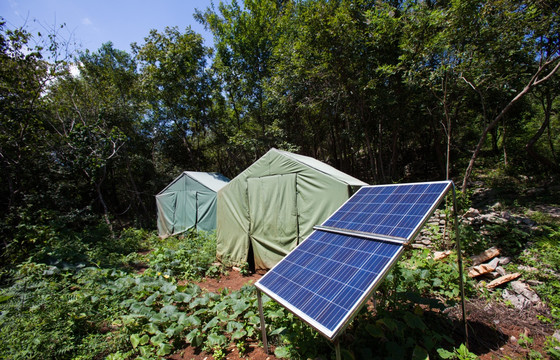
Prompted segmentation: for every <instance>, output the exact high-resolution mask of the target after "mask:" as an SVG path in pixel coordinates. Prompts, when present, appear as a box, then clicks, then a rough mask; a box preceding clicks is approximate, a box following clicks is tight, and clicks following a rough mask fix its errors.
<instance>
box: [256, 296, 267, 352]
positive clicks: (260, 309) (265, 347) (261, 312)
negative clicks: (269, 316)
mask: <svg viewBox="0 0 560 360" xmlns="http://www.w3.org/2000/svg"><path fill="white" fill-rule="evenodd" d="M257 300H258V302H259V316H260V318H261V334H262V342H263V347H264V352H265V353H266V355H268V341H267V339H266V326H265V325H266V324H265V323H264V313H263V306H262V296H261V291H260V290H259V289H257Z"/></svg>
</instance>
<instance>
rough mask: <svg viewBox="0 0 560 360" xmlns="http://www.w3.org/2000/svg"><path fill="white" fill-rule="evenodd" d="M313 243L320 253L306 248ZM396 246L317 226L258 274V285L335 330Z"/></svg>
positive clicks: (307, 317) (310, 246)
mask: <svg viewBox="0 0 560 360" xmlns="http://www.w3.org/2000/svg"><path fill="white" fill-rule="evenodd" d="M317 248H320V249H322V253H320V254H318V253H316V252H310V250H314V249H317ZM400 248H401V246H400V245H398V244H391V243H382V242H376V241H372V240H367V239H359V238H354V237H351V236H346V235H339V234H332V233H327V232H322V231H316V232H314V233H313V234H312V235H311V236H310V237H309V238H308V239H307V240H305V241H304V243H302V244H301V245H300V247H298V251H294V252H292V253H290V254H288V255H287V256H286V257H285V258H284V260H283V261H282V262H281V263H279V264H278V265H277V266H276V267H275V268H274V272H269V273H268V274H267V275H266V276H264V277H263V278H261V279H260V280H259V286H260V287H263V288H265V289H267V290H268V291H270V292H272V293H274V294H276V295H278V296H279V299H281V302H285V303H286V304H289V306H290V308H291V309H297V310H298V312H300V313H303V314H304V316H305V318H306V320H307V321H308V322H310V323H313V324H314V325H317V326H318V327H320V328H324V329H326V331H327V333H328V332H334V330H335V329H336V326H338V325H339V324H340V323H341V322H342V321H343V320H344V318H345V316H347V315H349V313H350V312H351V311H352V307H353V306H355V303H356V300H357V299H360V298H361V297H364V296H365V295H367V294H366V292H367V289H368V284H371V283H372V281H374V280H375V278H376V277H378V276H379V275H381V272H382V271H383V269H384V268H385V267H386V266H387V264H388V262H389V261H390V260H391V259H392V257H393V255H394V254H395V252H397V251H398V250H399V249H400ZM309 259H310V260H309ZM307 260H309V261H307ZM302 261H303V262H302ZM305 261H307V262H306V263H305ZM303 264H305V265H303Z"/></svg>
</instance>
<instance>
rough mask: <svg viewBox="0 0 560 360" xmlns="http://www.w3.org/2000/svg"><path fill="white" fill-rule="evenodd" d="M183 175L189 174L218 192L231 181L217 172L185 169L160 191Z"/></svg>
mask: <svg viewBox="0 0 560 360" xmlns="http://www.w3.org/2000/svg"><path fill="white" fill-rule="evenodd" d="M183 176H188V177H190V178H191V179H193V180H194V181H196V182H198V183H200V184H202V185H204V186H205V187H207V188H208V189H210V190H212V191H214V192H218V191H219V190H220V189H221V188H223V187H224V186H225V185H227V183H228V182H229V179H228V178H227V177H225V176H224V175H222V174H220V173H217V172H201V171H183V172H182V173H181V175H179V176H177V177H176V178H175V180H173V181H172V182H171V183H170V184H169V185H167V186H166V187H165V189H163V190H161V191H160V192H159V193H160V194H161V193H163V192H165V190H167V189H168V188H169V187H170V186H171V185H173V184H174V183H175V182H177V181H178V180H179V179H180V178H182V177H183Z"/></svg>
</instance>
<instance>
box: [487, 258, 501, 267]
mask: <svg viewBox="0 0 560 360" xmlns="http://www.w3.org/2000/svg"><path fill="white" fill-rule="evenodd" d="M488 265H490V267H492V270H494V269H496V268H497V267H498V265H500V258H497V257H495V258H493V259H492V260H491V261H490V262H489V263H488Z"/></svg>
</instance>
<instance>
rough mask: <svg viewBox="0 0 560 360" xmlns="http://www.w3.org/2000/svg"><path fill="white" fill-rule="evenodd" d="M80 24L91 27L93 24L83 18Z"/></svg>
mask: <svg viewBox="0 0 560 360" xmlns="http://www.w3.org/2000/svg"><path fill="white" fill-rule="evenodd" d="M82 24H84V25H92V24H93V22H92V21H91V20H90V19H89V18H83V19H82Z"/></svg>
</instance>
